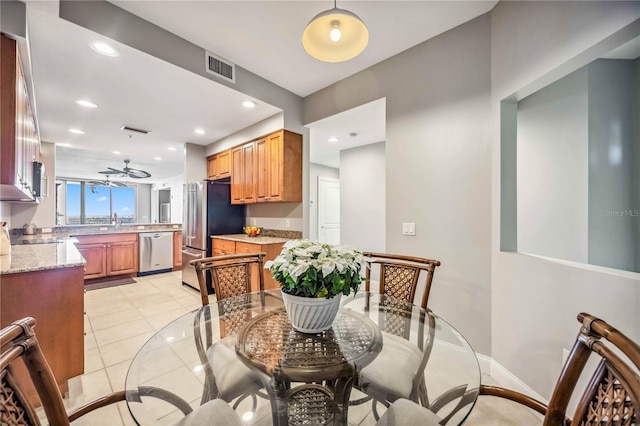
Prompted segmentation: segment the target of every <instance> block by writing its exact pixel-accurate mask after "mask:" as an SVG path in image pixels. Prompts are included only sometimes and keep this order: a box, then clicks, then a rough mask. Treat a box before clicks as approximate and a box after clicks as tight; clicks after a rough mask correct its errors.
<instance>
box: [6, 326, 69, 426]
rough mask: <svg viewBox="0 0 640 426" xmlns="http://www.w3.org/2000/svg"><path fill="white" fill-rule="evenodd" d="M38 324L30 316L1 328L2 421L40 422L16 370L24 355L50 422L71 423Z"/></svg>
mask: <svg viewBox="0 0 640 426" xmlns="http://www.w3.org/2000/svg"><path fill="white" fill-rule="evenodd" d="M35 324H36V320H35V319H33V318H31V317H27V318H23V319H21V320H19V321H16V322H14V323H13V324H11V325H9V326H7V327H5V328H3V329H2V330H0V348H1V353H0V377H1V382H0V407H1V408H0V424H3V425H6V424H10V425H40V421H39V419H38V416H37V414H36V411H35V409H34V406H33V405H32V404H31V403H30V402H29V400H28V399H27V397H26V395H25V393H24V389H23V388H21V387H20V385H19V384H18V383H17V381H16V380H15V376H14V374H13V367H14V366H15V365H16V364H14V361H17V360H18V359H22V361H23V362H24V365H25V366H26V367H27V370H28V371H29V376H30V377H31V381H32V382H33V385H34V386H35V388H36V391H37V393H38V397H39V398H40V401H41V402H42V406H43V408H44V411H45V413H46V415H47V419H48V420H49V423H50V424H52V425H68V424H69V418H68V417H67V413H66V411H65V408H64V403H63V402H62V395H61V394H60V390H59V389H58V385H57V384H56V380H55V377H54V376H53V373H52V372H51V368H49V364H47V361H46V360H45V358H44V355H43V354H42V350H41V349H40V345H39V344H38V340H37V339H36V335H35V333H34V331H33V327H34V326H35Z"/></svg>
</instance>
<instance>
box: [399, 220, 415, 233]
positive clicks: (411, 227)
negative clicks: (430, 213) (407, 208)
mask: <svg viewBox="0 0 640 426" xmlns="http://www.w3.org/2000/svg"><path fill="white" fill-rule="evenodd" d="M402 235H416V224H415V223H413V222H405V223H403V224H402Z"/></svg>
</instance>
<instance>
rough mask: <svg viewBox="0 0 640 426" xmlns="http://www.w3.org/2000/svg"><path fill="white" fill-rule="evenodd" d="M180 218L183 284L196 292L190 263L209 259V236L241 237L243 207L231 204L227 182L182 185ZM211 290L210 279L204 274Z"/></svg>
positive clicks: (243, 220)
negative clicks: (195, 260)
mask: <svg viewBox="0 0 640 426" xmlns="http://www.w3.org/2000/svg"><path fill="white" fill-rule="evenodd" d="M183 197H184V204H183V218H182V282H183V284H187V285H189V286H191V287H193V288H195V289H199V288H200V287H199V285H198V278H197V277H196V271H195V269H194V268H193V266H191V265H189V262H190V261H191V260H194V259H201V258H203V257H208V256H211V236H212V235H223V234H240V233H242V227H243V226H244V223H245V206H243V205H232V204H231V185H230V181H229V179H226V180H219V181H212V180H204V181H200V182H195V183H188V184H185V185H184V192H183ZM207 287H208V288H209V291H211V277H210V276H209V275H208V274H207Z"/></svg>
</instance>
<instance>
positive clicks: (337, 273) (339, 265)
mask: <svg viewBox="0 0 640 426" xmlns="http://www.w3.org/2000/svg"><path fill="white" fill-rule="evenodd" d="M363 265H364V256H363V255H362V252H361V251H359V250H357V249H354V248H351V247H347V246H341V245H331V244H323V243H320V242H318V241H310V240H291V241H287V242H286V243H285V244H284V246H283V247H282V251H281V252H280V254H279V255H278V257H276V258H275V259H274V260H270V261H267V262H266V263H265V265H264V267H265V268H266V269H269V270H270V271H271V272H273V277H274V279H275V280H276V281H278V282H279V283H280V287H281V288H282V291H283V292H285V293H287V294H291V295H294V296H301V297H326V298H332V297H333V296H336V295H338V294H344V295H345V296H348V295H349V294H350V293H351V291H352V290H353V291H354V292H357V291H358V288H359V286H360V283H361V282H362V278H361V277H360V270H361V269H362V267H363Z"/></svg>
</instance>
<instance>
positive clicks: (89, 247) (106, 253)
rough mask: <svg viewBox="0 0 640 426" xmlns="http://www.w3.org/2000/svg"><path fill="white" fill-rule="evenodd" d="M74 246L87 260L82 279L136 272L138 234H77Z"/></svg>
mask: <svg viewBox="0 0 640 426" xmlns="http://www.w3.org/2000/svg"><path fill="white" fill-rule="evenodd" d="M76 238H77V239H78V243H76V247H77V248H78V251H79V252H80V253H81V254H82V257H84V259H85V260H86V261H87V263H86V265H85V273H84V279H85V280H90V279H96V278H104V277H111V276H117V275H129V276H134V275H136V274H137V273H138V234H136V233H129V234H104V235H79V236H77V237H76Z"/></svg>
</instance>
